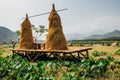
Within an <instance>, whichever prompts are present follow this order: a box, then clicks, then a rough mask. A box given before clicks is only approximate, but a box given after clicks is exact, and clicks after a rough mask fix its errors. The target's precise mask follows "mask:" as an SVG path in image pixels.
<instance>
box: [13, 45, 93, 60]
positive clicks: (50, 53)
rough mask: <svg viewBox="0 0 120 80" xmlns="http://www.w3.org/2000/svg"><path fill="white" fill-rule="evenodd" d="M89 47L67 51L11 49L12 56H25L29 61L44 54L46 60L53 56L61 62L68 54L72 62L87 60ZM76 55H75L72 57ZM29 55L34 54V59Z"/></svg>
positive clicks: (71, 48) (70, 48)
mask: <svg viewBox="0 0 120 80" xmlns="http://www.w3.org/2000/svg"><path fill="white" fill-rule="evenodd" d="M91 49H92V48H91V47H75V48H73V47H69V48H68V50H45V49H12V53H13V55H15V54H23V55H26V56H27V57H28V58H29V60H31V61H34V60H36V59H37V58H38V57H39V56H40V55H41V54H45V55H46V56H47V58H49V57H51V56H53V57H55V58H57V59H59V60H60V61H63V59H62V58H61V56H60V55H62V57H65V56H66V55H67V54H69V55H70V56H71V57H72V58H73V59H74V60H80V59H81V57H84V58H89V53H88V50H91ZM83 52H84V53H83ZM75 53H77V55H74V54H75ZM31 54H35V56H34V57H31Z"/></svg>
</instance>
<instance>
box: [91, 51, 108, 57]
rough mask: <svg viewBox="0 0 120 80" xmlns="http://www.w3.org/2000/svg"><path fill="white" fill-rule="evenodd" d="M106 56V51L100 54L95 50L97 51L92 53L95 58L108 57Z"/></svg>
mask: <svg viewBox="0 0 120 80" xmlns="http://www.w3.org/2000/svg"><path fill="white" fill-rule="evenodd" d="M106 54H107V52H104V51H101V52H99V51H96V50H95V51H93V52H92V55H93V56H95V57H96V56H103V55H106Z"/></svg>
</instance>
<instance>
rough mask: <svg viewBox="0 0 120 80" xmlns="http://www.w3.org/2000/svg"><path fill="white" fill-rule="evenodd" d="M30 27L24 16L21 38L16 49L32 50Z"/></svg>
mask: <svg viewBox="0 0 120 80" xmlns="http://www.w3.org/2000/svg"><path fill="white" fill-rule="evenodd" d="M33 42H34V40H33V36H32V25H31V23H30V21H29V19H28V15H27V14H26V18H25V20H24V21H23V22H22V24H21V37H20V41H19V44H18V49H32V48H33V46H32V45H33Z"/></svg>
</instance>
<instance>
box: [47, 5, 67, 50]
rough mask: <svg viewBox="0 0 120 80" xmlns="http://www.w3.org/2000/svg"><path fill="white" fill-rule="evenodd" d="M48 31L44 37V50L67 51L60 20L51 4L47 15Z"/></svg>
mask: <svg viewBox="0 0 120 80" xmlns="http://www.w3.org/2000/svg"><path fill="white" fill-rule="evenodd" d="M48 20H49V29H48V34H47V37H46V45H45V49H46V50H67V49H68V48H67V42H66V39H65V36H64V33H63V31H62V25H61V19H60V16H59V15H58V13H57V12H56V10H55V6H54V4H53V8H52V11H51V12H50V15H49V18H48Z"/></svg>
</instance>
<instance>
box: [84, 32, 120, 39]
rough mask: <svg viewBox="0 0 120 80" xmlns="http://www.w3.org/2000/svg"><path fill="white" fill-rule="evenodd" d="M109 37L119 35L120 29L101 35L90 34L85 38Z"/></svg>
mask: <svg viewBox="0 0 120 80" xmlns="http://www.w3.org/2000/svg"><path fill="white" fill-rule="evenodd" d="M109 37H120V31H119V30H114V31H112V32H109V33H106V34H103V35H91V36H88V37H86V39H102V38H109Z"/></svg>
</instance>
